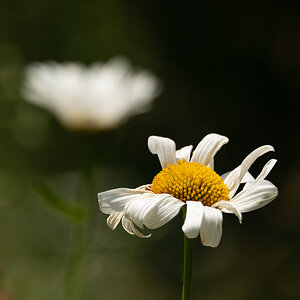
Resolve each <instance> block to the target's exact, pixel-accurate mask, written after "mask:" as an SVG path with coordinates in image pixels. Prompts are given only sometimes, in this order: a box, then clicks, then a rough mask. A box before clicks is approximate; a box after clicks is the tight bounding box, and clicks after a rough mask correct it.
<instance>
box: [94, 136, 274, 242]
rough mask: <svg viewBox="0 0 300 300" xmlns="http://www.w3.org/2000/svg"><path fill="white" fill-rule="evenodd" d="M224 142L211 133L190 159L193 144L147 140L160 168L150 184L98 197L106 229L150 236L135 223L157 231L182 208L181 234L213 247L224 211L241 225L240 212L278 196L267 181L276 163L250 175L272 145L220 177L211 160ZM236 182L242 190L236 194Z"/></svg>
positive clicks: (151, 138) (166, 139) (224, 140)
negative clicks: (178, 146) (255, 164)
mask: <svg viewBox="0 0 300 300" xmlns="http://www.w3.org/2000/svg"><path fill="white" fill-rule="evenodd" d="M227 142H228V138H227V137H225V136H222V135H219V134H209V135H207V136H206V137H204V138H203V140H202V141H201V142H200V143H199V144H198V146H197V147H196V149H195V150H194V152H193V154H192V156H191V151H192V146H186V147H183V148H182V149H180V150H177V151H176V145H175V143H174V141H172V140H171V139H169V138H163V137H157V136H150V137H149V139H148V147H149V150H150V151H151V153H153V154H157V155H158V158H159V161H160V164H161V166H162V170H161V171H160V172H159V173H158V174H157V175H156V176H155V177H154V179H153V181H152V184H148V185H144V186H141V187H138V188H136V189H128V188H118V189H113V190H109V191H106V192H102V193H99V194H98V199H99V205H100V210H101V211H102V212H103V213H106V214H109V215H110V216H109V217H108V219H107V224H108V226H109V227H110V228H111V229H115V228H116V226H117V225H118V224H119V222H120V221H122V225H123V227H124V229H125V230H126V231H127V232H128V233H130V234H132V235H137V236H139V237H149V236H150V235H147V236H145V235H143V234H142V233H141V232H140V231H139V230H138V229H137V228H136V227H135V225H137V226H138V227H140V228H144V225H145V226H146V227H148V228H150V229H155V228H158V227H160V226H162V225H164V224H166V223H167V222H168V221H170V220H171V219H173V218H174V217H175V216H176V215H177V214H178V213H179V211H180V208H181V207H183V206H186V218H185V221H184V224H183V226H182V230H183V232H184V233H185V235H186V236H187V237H188V238H196V237H197V236H198V235H199V234H200V237H201V241H202V243H203V245H205V246H210V247H217V246H218V245H219V242H220V240H221V236H222V222H223V217H222V212H224V213H233V214H235V215H236V216H237V217H238V219H239V221H240V223H241V222H242V213H244V212H248V211H251V210H255V209H258V208H260V207H263V206H265V205H266V204H268V203H269V202H271V201H272V200H273V199H274V198H275V197H276V196H277V194H278V191H277V188H276V187H275V186H274V185H273V184H272V183H271V182H269V181H267V180H265V177H266V176H267V175H268V174H269V172H270V171H271V169H272V168H273V166H274V165H275V163H276V160H275V159H271V160H270V161H269V162H268V163H267V164H266V165H265V166H264V168H263V169H262V171H261V173H260V174H259V175H258V176H257V177H256V178H254V177H253V176H252V175H251V174H250V173H249V172H248V170H249V168H250V166H251V165H252V164H253V163H254V161H255V160H256V159H257V158H258V157H259V156H261V155H263V154H264V153H266V152H269V151H274V149H273V147H272V146H269V145H266V146H262V147H259V148H257V149H256V150H254V151H253V152H251V153H250V154H249V155H248V156H247V157H246V158H245V159H244V160H243V162H242V163H241V164H240V165H239V166H238V167H237V168H235V169H234V170H233V171H230V172H228V173H225V174H223V175H222V176H220V175H218V174H217V173H216V172H215V171H214V156H215V154H216V153H217V152H218V150H219V149H220V148H221V147H222V146H223V145H224V144H226V143H227ZM240 184H244V186H243V188H242V190H241V191H240V192H238V193H237V190H238V188H239V186H240Z"/></svg>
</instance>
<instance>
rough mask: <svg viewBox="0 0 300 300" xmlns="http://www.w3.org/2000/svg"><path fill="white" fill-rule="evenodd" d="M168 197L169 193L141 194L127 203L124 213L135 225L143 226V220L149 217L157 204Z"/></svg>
mask: <svg viewBox="0 0 300 300" xmlns="http://www.w3.org/2000/svg"><path fill="white" fill-rule="evenodd" d="M168 197H170V195H169V194H154V193H145V194H142V195H140V197H139V199H137V200H136V201H131V202H130V203H128V205H127V206H126V208H125V215H126V216H128V218H129V219H130V220H132V221H133V222H134V223H135V224H136V225H137V226H139V227H140V228H144V226H143V224H144V220H146V219H147V218H148V217H149V215H150V214H151V213H152V210H154V211H155V210H157V207H158V206H159V204H160V203H161V202H162V201H163V200H164V199H165V198H168Z"/></svg>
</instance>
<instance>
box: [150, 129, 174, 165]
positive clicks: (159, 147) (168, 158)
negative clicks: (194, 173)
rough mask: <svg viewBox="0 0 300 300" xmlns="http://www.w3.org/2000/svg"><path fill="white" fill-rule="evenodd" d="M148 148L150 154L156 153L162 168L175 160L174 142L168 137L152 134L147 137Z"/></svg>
mask: <svg viewBox="0 0 300 300" xmlns="http://www.w3.org/2000/svg"><path fill="white" fill-rule="evenodd" d="M148 148H149V150H150V152H151V153H152V154H157V155H158V158H159V161H160V164H161V166H162V168H165V167H166V166H167V165H168V164H169V165H172V164H175V163H176V162H177V161H176V144H175V142H174V141H173V140H171V139H169V138H164V137H159V136H153V135H152V136H150V137H149V139H148Z"/></svg>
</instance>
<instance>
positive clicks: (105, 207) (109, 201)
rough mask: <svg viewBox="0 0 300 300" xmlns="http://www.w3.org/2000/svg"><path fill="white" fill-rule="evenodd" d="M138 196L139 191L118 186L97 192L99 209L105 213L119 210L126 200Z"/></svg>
mask: <svg viewBox="0 0 300 300" xmlns="http://www.w3.org/2000/svg"><path fill="white" fill-rule="evenodd" d="M138 197H140V193H132V192H130V190H129V189H127V188H118V189H113V190H109V191H106V192H102V193H99V194H98V202H99V206H100V210H101V211H102V212H103V213H105V214H113V213H115V212H121V211H123V210H124V209H125V206H126V204H127V203H128V202H130V201H132V200H134V199H137V198H138Z"/></svg>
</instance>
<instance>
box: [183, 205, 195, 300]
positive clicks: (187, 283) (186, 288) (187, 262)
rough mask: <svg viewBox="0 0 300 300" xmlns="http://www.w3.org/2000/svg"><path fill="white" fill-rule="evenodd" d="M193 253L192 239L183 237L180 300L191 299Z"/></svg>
mask: <svg viewBox="0 0 300 300" xmlns="http://www.w3.org/2000/svg"><path fill="white" fill-rule="evenodd" d="M185 214H186V211H185V209H183V217H184V219H185ZM193 252H194V239H189V238H187V237H186V236H185V235H184V254H183V255H184V260H183V262H184V266H183V285H182V300H190V299H191V288H192V270H193Z"/></svg>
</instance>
